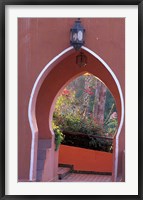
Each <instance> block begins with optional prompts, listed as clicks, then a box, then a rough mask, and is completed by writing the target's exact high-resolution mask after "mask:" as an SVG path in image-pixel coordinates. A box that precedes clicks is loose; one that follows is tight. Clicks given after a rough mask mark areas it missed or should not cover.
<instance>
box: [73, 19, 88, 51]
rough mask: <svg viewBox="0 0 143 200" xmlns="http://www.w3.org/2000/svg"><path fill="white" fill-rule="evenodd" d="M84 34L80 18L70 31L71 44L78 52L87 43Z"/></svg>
mask: <svg viewBox="0 0 143 200" xmlns="http://www.w3.org/2000/svg"><path fill="white" fill-rule="evenodd" d="M84 33H85V29H84V28H83V26H82V25H81V21H80V18H78V20H76V21H75V24H74V26H73V27H72V28H71V30H70V44H71V45H72V46H73V47H74V48H75V50H76V51H77V50H79V49H80V48H81V46H83V45H84V43H85V42H84Z"/></svg>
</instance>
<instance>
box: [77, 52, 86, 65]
mask: <svg viewBox="0 0 143 200" xmlns="http://www.w3.org/2000/svg"><path fill="white" fill-rule="evenodd" d="M76 64H77V65H78V66H80V67H85V66H86V65H87V57H86V56H85V55H84V53H82V52H80V54H79V55H77V56H76Z"/></svg>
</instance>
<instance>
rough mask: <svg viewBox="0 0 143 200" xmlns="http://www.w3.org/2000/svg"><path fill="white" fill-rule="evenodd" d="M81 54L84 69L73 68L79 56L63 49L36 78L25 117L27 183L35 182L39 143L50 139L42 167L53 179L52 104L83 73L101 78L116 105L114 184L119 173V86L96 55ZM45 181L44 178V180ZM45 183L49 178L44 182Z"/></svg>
mask: <svg viewBox="0 0 143 200" xmlns="http://www.w3.org/2000/svg"><path fill="white" fill-rule="evenodd" d="M82 51H84V53H85V54H86V56H87V58H88V64H87V66H86V67H85V68H79V67H78V66H76V64H75V57H76V55H77V54H78V52H75V51H74V49H73V47H69V48H67V49H65V50H64V51H63V52H61V53H60V54H58V55H57V56H56V57H55V58H53V59H52V60H51V61H50V62H49V63H48V64H47V65H46V66H45V68H44V69H43V70H42V72H41V73H40V74H39V76H38V78H37V79H36V81H35V84H34V86H33V89H32V93H31V96H30V101H29V108H28V117H29V123H30V127H31V132H32V144H31V160H30V175H29V179H30V181H34V180H36V167H37V150H38V139H39V138H40V139H49V141H51V146H50V149H51V150H50V151H49V152H48V154H47V157H48V158H46V159H49V160H48V163H50V164H49V165H48V164H46V165H45V170H47V168H48V167H49V168H52V169H53V171H52V170H50V169H49V173H50V177H49V179H52V178H54V176H55V171H56V165H57V164H58V162H57V156H58V155H56V154H55V152H54V148H52V146H53V134H54V133H53V131H52V128H51V123H50V121H51V120H52V112H53V108H54V102H55V100H56V97H57V96H58V93H59V91H60V90H61V88H63V87H64V86H65V84H67V82H68V81H69V80H70V81H71V79H73V77H75V76H77V75H78V74H80V73H83V71H87V72H89V73H92V74H93V75H95V76H97V77H98V78H100V79H101V80H102V81H103V82H104V83H105V84H106V86H107V87H108V88H109V89H110V91H111V92H112V94H113V95H114V98H115V100H116V103H117V110H118V122H119V127H118V131H117V134H116V136H115V147H114V149H115V151H114V169H113V179H114V180H115V181H116V178H117V171H118V160H119V158H118V151H119V135H120V133H121V129H122V125H123V121H124V100H123V94H122V90H121V86H120V83H119V81H118V79H117V77H116V76H115V74H114V72H113V71H112V69H111V68H110V67H109V66H108V65H107V63H105V62H104V60H103V59H102V58H100V57H99V56H98V55H97V54H96V53H95V52H93V51H92V50H90V49H88V48H87V47H82ZM45 180H46V178H45ZM47 180H48V178H47Z"/></svg>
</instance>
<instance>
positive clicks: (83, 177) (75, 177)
mask: <svg viewBox="0 0 143 200" xmlns="http://www.w3.org/2000/svg"><path fill="white" fill-rule="evenodd" d="M67 170H68V168H65V167H64V168H62V167H59V169H58V174H62V173H65V172H66V171H67ZM56 182H112V180H111V175H96V174H77V173H70V174H68V175H67V176H65V177H64V178H63V179H62V180H56Z"/></svg>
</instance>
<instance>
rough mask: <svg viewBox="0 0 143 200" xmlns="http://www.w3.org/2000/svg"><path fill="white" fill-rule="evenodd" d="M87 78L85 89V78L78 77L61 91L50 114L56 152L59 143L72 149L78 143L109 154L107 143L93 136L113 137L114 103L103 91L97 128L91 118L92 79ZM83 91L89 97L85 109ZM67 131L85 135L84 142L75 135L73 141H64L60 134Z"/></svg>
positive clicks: (114, 121) (110, 96)
mask: <svg viewBox="0 0 143 200" xmlns="http://www.w3.org/2000/svg"><path fill="white" fill-rule="evenodd" d="M91 76H92V75H91ZM91 79H92V80H91V81H90V84H89V85H88V87H87V89H86V90H85V77H84V76H80V77H78V78H77V79H75V80H74V81H72V82H71V83H70V84H69V85H68V86H67V87H66V88H65V89H64V90H63V92H62V94H61V95H60V96H59V97H58V99H57V102H56V105H55V111H54V114H53V124H54V126H53V130H54V132H55V144H56V150H57V149H58V147H59V145H60V144H61V142H62V143H68V144H70V145H75V146H76V145H77V144H80V145H81V146H82V145H83V146H86V147H87V146H89V147H91V148H93V149H94V148H95V149H102V150H104V151H112V142H111V140H110V141H107V140H103V139H95V137H93V136H96V135H98V136H105V135H107V136H113V135H114V134H115V132H116V130H117V126H118V122H117V119H111V118H110V116H111V115H112V113H113V112H116V104H115V101H114V98H113V96H112V94H111V93H110V91H109V90H108V89H107V92H106V103H105V112H104V119H105V120H104V125H99V124H98V120H96V117H95V116H94V107H95V104H96V103H98V102H97V101H96V96H95V94H96V92H95V91H96V77H94V76H92V78H91ZM86 84H87V82H86ZM85 92H86V93H87V94H89V103H88V106H86V107H84V105H85V104H84V103H83V100H84V94H85ZM67 132H69V133H73V132H77V133H83V134H85V135H88V137H89V138H88V140H87V141H85V140H84V139H83V138H80V139H78V136H77V137H76V136H75V137H74V138H75V140H74V139H73V138H72V137H70V136H69V137H68V139H66V140H65V139H64V135H63V133H64V134H65V133H67ZM66 138H67V137H66Z"/></svg>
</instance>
